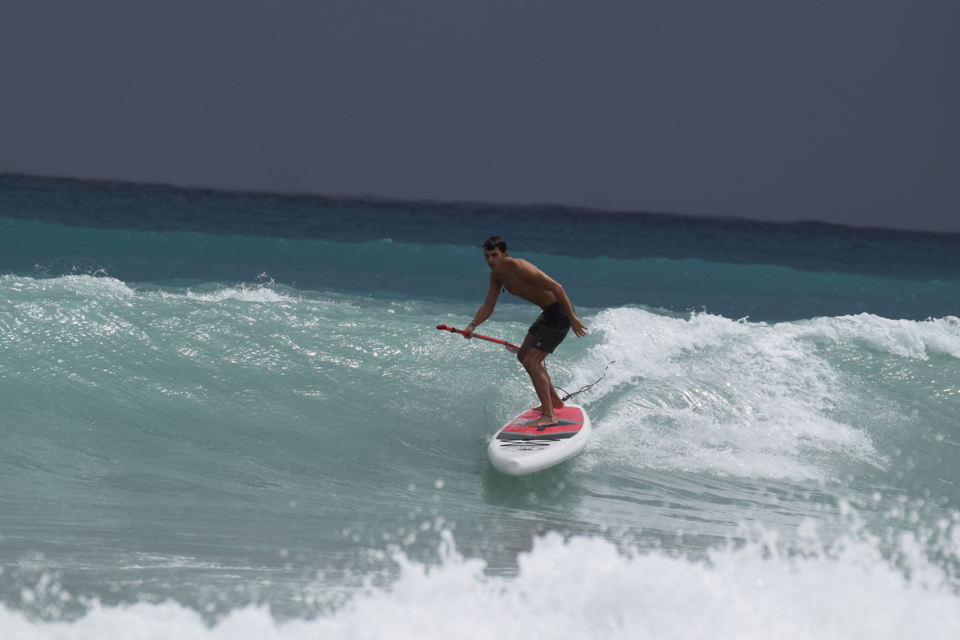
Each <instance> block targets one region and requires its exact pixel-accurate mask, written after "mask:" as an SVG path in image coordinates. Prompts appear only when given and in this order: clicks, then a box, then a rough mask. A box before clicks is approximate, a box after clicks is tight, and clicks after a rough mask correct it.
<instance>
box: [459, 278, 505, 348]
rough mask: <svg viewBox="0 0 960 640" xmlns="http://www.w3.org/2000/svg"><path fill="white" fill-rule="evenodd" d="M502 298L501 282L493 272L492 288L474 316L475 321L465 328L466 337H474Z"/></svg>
mask: <svg viewBox="0 0 960 640" xmlns="http://www.w3.org/2000/svg"><path fill="white" fill-rule="evenodd" d="M499 299H500V282H498V281H497V279H496V277H495V276H494V274H493V273H491V274H490V289H488V290H487V299H486V300H484V301H483V305H481V307H480V309H479V310H478V311H477V315H475V316H474V317H473V322H471V323H470V324H468V325H467V327H466V329H464V332H465V333H464V337H465V338H471V337H473V332H474V331H476V329H477V327H479V326H480V325H481V324H483V323H484V322H486V320H487V318H489V317H490V316H491V315H493V310H494V309H496V308H497V300H499Z"/></svg>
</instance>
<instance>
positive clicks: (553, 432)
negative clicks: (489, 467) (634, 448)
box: [487, 403, 590, 476]
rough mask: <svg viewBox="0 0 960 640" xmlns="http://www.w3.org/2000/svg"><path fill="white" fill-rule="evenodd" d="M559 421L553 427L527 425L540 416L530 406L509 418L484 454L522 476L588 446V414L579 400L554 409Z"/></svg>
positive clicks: (498, 466) (504, 470)
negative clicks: (525, 410)
mask: <svg viewBox="0 0 960 640" xmlns="http://www.w3.org/2000/svg"><path fill="white" fill-rule="evenodd" d="M555 413H556V414H557V419H558V420H559V423H558V424H557V425H556V426H553V427H542V428H539V429H538V428H537V427H528V426H527V424H528V423H530V422H533V421H534V420H536V419H537V418H539V417H540V412H539V411H534V410H533V409H531V410H529V411H527V412H525V413H522V414H520V415H519V416H517V417H516V418H514V419H513V420H511V421H510V422H508V423H507V424H506V425H505V426H504V427H503V428H502V429H501V430H500V431H499V432H497V435H496V436H494V437H493V439H492V440H490V446H489V447H487V454H488V455H489V456H490V462H492V463H493V466H494V467H496V469H497V470H498V471H500V472H502V473H506V474H508V475H511V476H521V475H523V474H525V473H533V472H534V471H541V470H543V469H546V468H548V467H552V466H553V465H555V464H559V463H561V462H563V461H564V460H569V459H570V458H572V457H573V456H575V455H577V454H578V453H580V452H581V451H583V448H584V447H585V446H587V440H589V439H590V418H588V417H587V412H586V411H584V410H583V407H581V406H580V405H578V404H569V403H568V404H566V405H565V406H564V407H563V408H562V409H557V410H556V411H555Z"/></svg>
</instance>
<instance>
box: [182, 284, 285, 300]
mask: <svg viewBox="0 0 960 640" xmlns="http://www.w3.org/2000/svg"><path fill="white" fill-rule="evenodd" d="M183 297H185V298H188V299H190V300H198V301H200V302H223V301H225V300H238V301H240V302H261V303H274V302H296V301H297V299H296V298H293V297H290V296H287V295H283V294H282V293H278V292H277V291H274V290H273V289H270V288H268V287H248V286H245V285H244V286H237V287H229V288H224V289H218V290H216V291H213V292H210V293H196V292H194V291H192V290H188V291H187V293H186V294H185V295H184V296H183Z"/></svg>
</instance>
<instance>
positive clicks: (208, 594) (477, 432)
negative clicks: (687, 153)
mask: <svg viewBox="0 0 960 640" xmlns="http://www.w3.org/2000/svg"><path fill="white" fill-rule="evenodd" d="M0 178H2V179H0V398H2V407H3V410H2V412H0V436H2V441H3V446H2V449H0V635H2V637H3V638H31V639H32V638H90V637H97V638H112V637H117V638H120V637H123V638H167V637H173V636H176V637H185V638H218V637H230V638H270V637H273V638H307V637H323V638H387V637H389V638H441V637H443V638H450V637H454V638H457V637H463V638H493V637H496V638H520V637H524V638H547V637H550V638H573V637H578V638H583V637H591V638H638V637H643V638H648V637H649V638H701V637H713V638H751V637H778V638H907V637H929V638H955V637H957V636H958V634H960V575H958V571H960V511H958V509H960V506H958V501H960V488H958V483H960V319H958V317H957V316H958V315H960V302H958V301H960V237H956V236H950V235H934V234H908V233H892V232H884V231H882V230H852V229H848V228H843V227H829V226H827V225H793V226H791V225H760V224H758V223H750V222H747V221H736V220H727V221H721V222H718V221H715V220H710V219H696V218H690V219H688V218H680V217H675V216H674V217H671V216H659V217H658V216H650V215H643V214H619V215H614V214H600V213H597V212H586V211H578V210H570V209H562V208H550V207H534V208H522V207H518V208H510V207H485V206H480V205H440V204H435V203H391V202H364V201H338V200H330V199H323V198H308V197H281V196H266V195H259V194H222V193H215V192H205V191H190V190H176V189H166V188H158V187H146V186H138V185H111V184H105V183H88V182H76V181H60V180H48V179H38V178H27V177H23V176H2V177H0ZM551 221H553V222H554V223H555V224H554V225H553V226H552V227H550V226H549V224H550V222H551ZM546 228H549V229H550V231H549V232H541V230H542V229H546ZM493 234H498V235H502V236H504V237H506V238H507V241H508V243H509V246H510V253H511V255H513V256H515V257H523V258H526V259H528V260H530V261H532V262H533V263H534V264H537V265H538V266H540V267H542V268H543V269H544V270H545V271H546V272H547V273H548V274H550V275H551V276H553V277H554V278H555V279H557V280H558V281H560V282H561V283H562V284H563V285H564V287H565V289H566V290H567V292H568V294H569V295H570V297H571V299H572V300H573V302H574V304H575V305H576V306H577V310H578V316H579V317H580V318H581V319H582V320H583V321H584V322H585V324H586V325H587V326H588V327H589V329H590V331H589V334H588V336H587V337H585V338H583V339H576V338H574V337H573V336H570V337H568V339H567V340H566V341H565V342H564V343H563V344H562V345H561V347H560V348H559V349H558V350H557V352H556V353H555V354H553V355H551V356H550V358H549V359H548V368H549V369H550V371H551V375H552V377H553V380H554V383H555V384H557V385H558V386H560V387H563V388H564V389H565V390H567V391H575V390H577V389H580V388H582V387H585V386H587V385H590V384H591V383H594V382H596V381H598V380H599V382H598V383H597V384H596V385H594V386H593V387H590V388H589V389H588V390H586V391H584V392H583V393H582V394H581V395H580V396H578V402H580V403H581V404H583V405H584V407H585V408H586V410H587V411H588V412H589V414H590V417H591V420H592V422H593V425H594V435H593V438H592V440H591V442H590V443H589V445H588V447H587V449H586V450H585V451H584V452H583V453H582V454H580V455H579V456H577V457H576V458H574V459H573V460H570V461H568V462H566V463H563V464H561V465H559V466H557V467H554V468H551V469H548V470H546V471H543V472H540V473H536V474H532V475H530V476H523V477H516V478H515V477H508V476H504V475H502V474H499V473H498V472H497V471H496V470H494V469H493V468H492V467H491V466H490V464H489V462H488V460H487V458H486V447H487V443H488V441H489V438H490V437H491V436H492V435H493V434H494V433H495V432H496V430H497V429H498V428H499V427H500V426H502V424H503V423H504V422H505V421H506V420H507V419H508V418H510V417H511V416H513V415H515V414H517V413H518V412H520V411H522V410H524V409H526V408H528V407H529V406H531V405H532V404H533V403H534V402H535V398H534V396H533V393H532V390H531V388H530V384H529V380H528V379H527V377H526V374H525V373H524V371H523V369H522V367H521V366H520V365H519V363H518V362H517V361H516V360H515V358H513V357H512V356H511V355H510V354H509V353H507V352H506V351H505V350H504V349H503V348H502V347H499V346H497V345H493V344H489V343H481V342H479V341H466V340H463V339H462V338H459V337H458V336H455V335H453V334H450V333H448V332H441V331H437V330H436V329H435V326H436V325H438V324H447V325H451V326H457V327H461V326H464V325H466V323H468V322H469V321H470V319H471V318H472V317H473V315H474V313H475V312H476V309H477V307H478V306H479V305H480V303H481V302H482V300H483V296H484V294H485V292H486V288H487V277H488V273H489V272H488V268H487V267H486V265H485V264H484V262H483V256H482V251H481V249H480V248H479V245H480V244H482V241H483V240H484V239H486V237H488V236H489V235H493ZM564 234H566V235H567V236H570V234H574V236H575V237H576V238H577V242H576V245H575V246H573V247H570V248H569V249H564V246H566V245H565V244H564V243H560V242H557V241H556V239H557V238H558V237H562V236H563V235H564ZM468 236H469V237H468ZM567 244H569V243H567ZM535 316H536V313H535V309H533V308H532V307H531V306H530V305H527V304H525V303H522V302H521V301H519V300H515V299H507V298H504V299H502V300H501V303H500V304H499V305H498V308H497V311H496V313H495V314H494V316H493V317H492V318H491V320H490V321H488V322H487V323H486V324H485V325H484V327H483V329H484V331H483V332H484V333H486V334H488V335H491V336H494V337H497V338H501V339H505V340H508V341H511V342H514V343H517V342H518V341H520V340H522V337H523V334H524V332H525V331H526V328H527V327H528V326H529V324H530V323H531V322H532V320H533V319H534V317H535Z"/></svg>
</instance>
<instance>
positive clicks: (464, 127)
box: [0, 0, 960, 232]
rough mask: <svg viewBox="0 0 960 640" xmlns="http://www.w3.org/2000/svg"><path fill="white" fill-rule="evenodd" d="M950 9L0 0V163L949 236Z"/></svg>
mask: <svg viewBox="0 0 960 640" xmlns="http://www.w3.org/2000/svg"><path fill="white" fill-rule="evenodd" d="M958 33H960V3H958V2H956V1H953V0H949V1H948V0H943V1H937V2H931V1H927V0H910V1H909V2H908V1H905V0H904V1H900V2H886V1H882V0H868V1H860V0H830V1H826V2H822V1H804V2H783V1H773V0H762V1H757V2H744V1H742V0H731V1H724V2H717V1H713V0H702V1H700V2H683V1H677V0H666V1H663V2H645V1H642V0H633V1H629V2H602V1H598V2H585V1H579V2H573V1H569V0H550V1H542V2H541V1H526V0H512V1H505V2H499V1H485V2H460V1H458V0H445V1H436V2H429V1H425V0H407V1H405V2H396V1H382V2H366V1H364V0H344V1H331V2H306V1H294V0H277V1H275V2H269V3H268V2H249V1H247V0H233V1H231V2H224V1H220V0H217V1H207V2H196V0H191V1H189V2H185V1H180V0H164V1H163V2H153V3H140V2H129V0H122V1H120V0H118V1H109V2H108V1H99V2H97V1H91V2H82V3H78V2H74V1H72V0H70V1H67V0H59V1H58V0H48V1H45V2H31V1H28V0H0V172H16V173H31V174H38V175H54V176H69V177H80V178H95V179H111V180H132V181H142V182H160V183H167V184H175V185H185V186H204V187H214V188H226V189H245V190H272V191H293V192H308V193H318V194H325V195H358V196H366V195H373V196H381V197H396V198H404V199H433V200H452V201H484V202H499V203H543V202H549V203H560V204H571V205H584V206H591V207H598V208H606V209H617V210H639V211H652V212H672V213H687V214H701V215H704V214H705V215H724V216H743V217H749V218H756V219H762V220H775V221H792V220H823V221H827V222H838V223H845V224H852V225H867V226H881V227H892V228H902V229H923V230H935V231H954V232H960V37H958Z"/></svg>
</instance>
